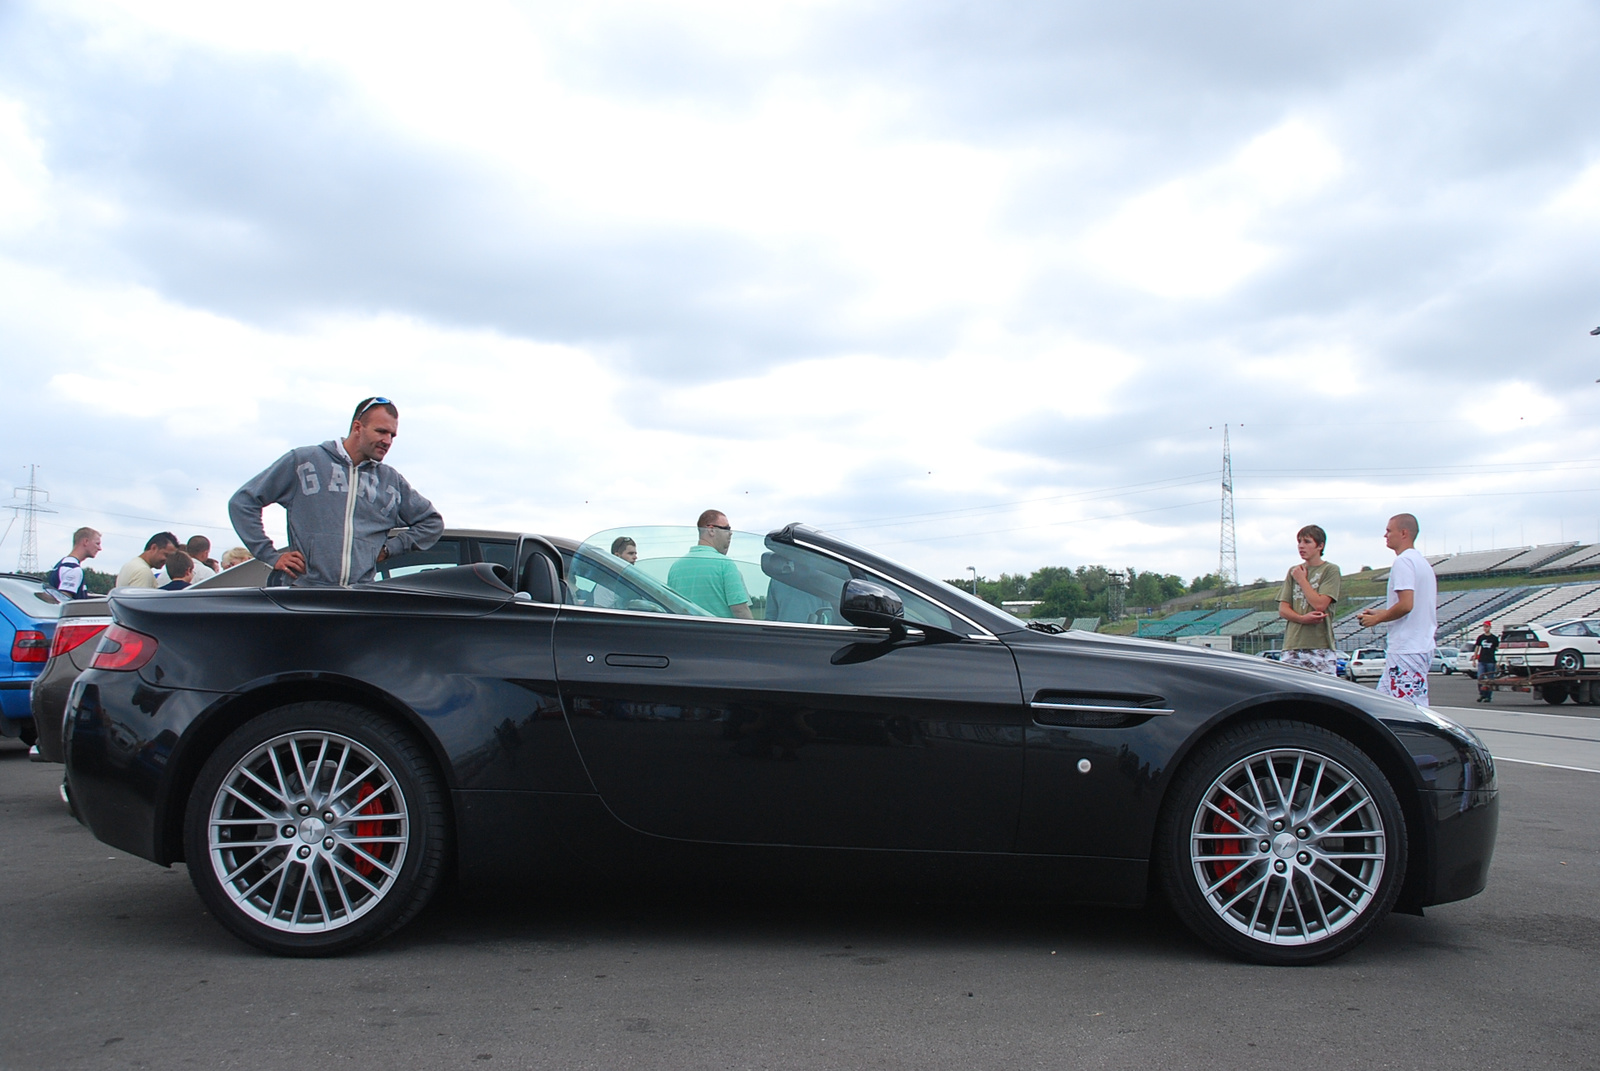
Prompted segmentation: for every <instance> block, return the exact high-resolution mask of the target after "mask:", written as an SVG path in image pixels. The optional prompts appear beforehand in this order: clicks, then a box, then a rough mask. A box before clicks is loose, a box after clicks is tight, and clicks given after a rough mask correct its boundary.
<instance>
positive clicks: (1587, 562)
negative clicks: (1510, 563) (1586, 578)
mask: <svg viewBox="0 0 1600 1071" xmlns="http://www.w3.org/2000/svg"><path fill="white" fill-rule="evenodd" d="M1584 566H1597V567H1600V543H1589V544H1587V545H1584V546H1579V547H1577V548H1576V549H1574V550H1570V551H1568V552H1567V553H1565V554H1563V555H1562V556H1561V557H1559V558H1556V559H1555V560H1554V561H1548V562H1545V563H1544V564H1543V565H1536V566H1534V567H1533V568H1531V569H1529V570H1528V571H1529V572H1530V573H1534V574H1543V573H1561V572H1567V571H1569V570H1572V569H1579V568H1583V567H1584Z"/></svg>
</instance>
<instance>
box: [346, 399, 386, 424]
mask: <svg viewBox="0 0 1600 1071" xmlns="http://www.w3.org/2000/svg"><path fill="white" fill-rule="evenodd" d="M393 404H394V403H393V402H391V401H390V400H389V399H387V398H380V397H378V396H377V395H376V394H374V395H373V396H372V397H370V398H368V399H366V400H364V401H363V402H362V403H361V404H360V405H358V406H356V412H355V415H354V416H352V417H351V418H350V423H352V424H354V423H355V422H356V421H358V420H360V419H361V418H362V417H363V416H366V414H367V410H368V409H371V408H372V407H373V406H375V405H393Z"/></svg>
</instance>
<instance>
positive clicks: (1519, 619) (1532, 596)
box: [1480, 584, 1600, 625]
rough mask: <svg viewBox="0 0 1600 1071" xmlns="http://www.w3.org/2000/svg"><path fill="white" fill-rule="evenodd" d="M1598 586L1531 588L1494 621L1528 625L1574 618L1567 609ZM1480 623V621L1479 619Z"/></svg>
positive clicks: (1501, 611) (1572, 585)
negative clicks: (1527, 594) (1525, 595)
mask: <svg viewBox="0 0 1600 1071" xmlns="http://www.w3.org/2000/svg"><path fill="white" fill-rule="evenodd" d="M1597 588H1600V585H1596V584H1560V585H1557V586H1555V587H1548V588H1532V589H1526V590H1528V591H1529V596H1528V597H1527V598H1524V599H1520V600H1518V601H1517V602H1515V603H1513V604H1511V605H1510V606H1507V607H1505V608H1504V609H1502V610H1500V611H1498V614H1499V616H1498V618H1497V619H1496V620H1497V621H1498V622H1499V623H1500V624H1505V625H1529V624H1532V623H1533V622H1535V621H1557V620H1560V619H1561V618H1566V617H1576V616H1579V615H1577V614H1574V613H1571V612H1569V611H1568V610H1567V607H1568V606H1569V605H1571V604H1572V603H1574V602H1577V601H1578V600H1580V599H1583V598H1584V597H1585V596H1588V595H1592V594H1593V593H1594V592H1595V590H1596V589H1597ZM1480 621H1481V619H1480Z"/></svg>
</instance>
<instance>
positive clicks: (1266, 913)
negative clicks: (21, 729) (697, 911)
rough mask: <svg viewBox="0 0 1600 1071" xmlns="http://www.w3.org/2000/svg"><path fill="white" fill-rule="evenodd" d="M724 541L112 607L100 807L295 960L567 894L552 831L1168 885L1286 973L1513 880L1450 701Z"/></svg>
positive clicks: (762, 541) (93, 790)
mask: <svg viewBox="0 0 1600 1071" xmlns="http://www.w3.org/2000/svg"><path fill="white" fill-rule="evenodd" d="M623 536H625V537H628V539H629V540H630V541H631V542H632V543H633V545H634V547H636V549H637V551H638V555H639V557H638V560H637V562H630V561H628V560H626V559H625V558H622V557H617V556H616V555H614V554H613V553H612V551H613V550H614V549H616V550H618V552H619V553H626V552H627V550H628V548H627V546H626V545H625V543H624V542H623V541H622V540H619V538H618V537H623ZM696 542H697V532H696V530H695V529H693V528H687V529H617V530H614V531H611V532H606V533H601V534H600V535H599V536H596V537H593V538H592V539H590V540H589V541H587V542H585V543H583V544H575V543H571V542H568V541H563V540H556V541H552V540H548V539H544V538H541V537H537V536H524V537H521V538H520V539H517V540H516V541H515V543H514V544H510V545H507V546H503V547H500V548H499V551H498V552H497V557H499V558H503V559H504V560H480V561H476V562H475V563H473V564H467V565H453V566H450V567H445V568H437V569H431V570H430V569H423V568H420V567H419V570H418V571H415V572H409V573H406V572H405V571H404V570H400V569H396V570H393V571H392V572H391V575H390V576H389V578H388V579H386V580H384V581H382V582H381V583H374V584H370V585H362V586H357V587H354V588H346V589H312V590H307V589H299V588H272V587H268V588H243V587H241V588H232V589H224V590H203V589H201V590H194V591H186V592H179V593H166V592H143V591H128V592H120V593H116V594H114V595H113V596H112V598H111V600H110V605H111V613H112V616H113V617H114V619H115V624H113V625H112V626H111V627H109V628H108V629H107V630H106V632H105V633H104V635H103V637H102V639H101V641H100V644H99V648H98V650H97V651H96V653H95V656H94V662H93V665H92V668H90V669H88V670H86V671H85V672H84V673H83V674H82V675H81V676H80V677H79V678H78V680H77V681H76V683H75V684H74V685H73V690H72V693H71V697H70V700H69V703H68V712H67V717H66V721H65V749H66V760H67V789H68V790H69V792H70V802H71V803H72V805H73V807H74V810H75V812H76V813H77V814H78V815H79V816H80V818H81V820H82V821H83V822H85V824H87V825H88V826H89V828H90V829H91V830H93V832H94V833H95V835H96V836H98V837H99V838H100V839H102V840H104V841H105V842H107V843H108V844H112V845H115V846H116V847H119V848H122V849H124V850H126V851H129V852H132V853H134V854H137V855H140V856H143V857H144V858H147V859H150V860H153V861H155V862H157V863H161V864H164V865H165V864H170V863H173V862H177V861H180V860H182V861H185V862H187V864H188V868H189V873H190V875H191V877H192V878H193V881H194V884H195V886H196V888H197V889H198V890H199V892H200V895H201V896H202V897H203V899H204V900H205V902H206V904H207V905H208V906H209V907H210V909H211V910H212V912H213V913H214V914H215V915H216V917H217V918H218V919H219V920H220V921H221V922H222V923H223V924H224V925H225V926H227V927H228V928H229V929H230V930H232V931H233V932H234V933H236V934H237V935H239V936H240V937H242V938H244V939H245V940H247V941H250V942H252V943H254V944H256V945H258V946H260V947H262V948H265V949H268V950H270V951H273V952H278V953H283V954H290V955H318V954H328V953H334V952H338V951H342V950H345V949H349V948H352V947H354V946H356V945H359V944H361V943H363V942H367V941H371V940H373V939H375V938H378V937H381V936H383V935H385V934H388V933H390V932H392V931H394V930H395V929H397V928H398V927H400V926H401V925H403V924H404V923H405V922H406V921H407V920H409V919H410V918H412V917H413V916H414V915H415V914H416V913H417V912H418V911H419V910H421V908H422V907H423V905H424V904H426V902H427V901H428V899H429V897H430V896H431V895H432V894H433V893H434V891H435V889H436V888H437V886H438V885H439V884H440V882H441V881H442V880H443V879H444V877H445V875H446V873H447V872H448V871H449V869H450V867H451V866H455V867H458V868H459V870H460V871H461V872H462V873H463V874H464V875H483V874H500V875H504V874H511V873H516V872H518V871H519V870H520V871H521V872H522V873H523V874H524V875H526V874H528V873H530V872H531V873H532V874H534V875H536V877H535V878H534V880H538V878H537V875H539V874H540V873H541V870H542V869H543V867H542V861H543V860H546V859H547V858H553V857H554V854H555V853H564V855H565V856H567V857H572V858H576V859H578V860H579V861H587V862H589V863H593V864H594V865H596V866H615V865H618V864H619V863H622V862H624V861H629V860H643V861H646V863H649V864H653V863H666V862H668V861H676V862H677V863H679V864H683V863H685V862H687V865H688V867H689V868H690V869H693V870H696V871H697V872H700V873H713V874H714V873H716V872H718V870H719V868H720V869H721V870H722V871H723V872H726V873H730V874H731V873H738V874H739V875H741V877H743V878H745V879H746V880H748V878H749V876H750V875H751V874H762V873H767V872H772V873H775V874H781V873H784V872H788V873H800V874H816V873H819V872H825V871H828V870H830V869H834V868H837V869H846V870H850V871H852V872H866V871H873V870H875V869H876V870H880V871H884V872H887V873H890V874H909V875H940V876H944V875H950V874H960V873H963V872H973V873H977V872H981V873H982V874H984V875H985V876H986V877H987V878H990V879H993V878H994V877H995V876H996V875H1000V876H1001V878H1002V880H1009V878H1006V877H1005V876H1006V875H1016V877H1017V880H1018V881H1019V882H1020V881H1022V880H1023V879H1024V878H1027V879H1029V880H1043V881H1045V882H1047V883H1048V887H1049V888H1050V889H1051V890H1052V892H1053V894H1054V895H1055V896H1057V897H1058V898H1059V899H1060V900H1062V901H1078V902H1097V903H1111V904H1128V905H1136V904H1139V903H1141V902H1142V901H1143V900H1144V898H1145V897H1146V895H1147V893H1148V891H1149V890H1150V889H1151V888H1152V886H1156V887H1159V888H1160V889H1161V890H1162V891H1163V892H1164V893H1165V895H1166V896H1167V898H1168V899H1169V900H1170V902H1171V904H1172V905H1173V907H1174V909H1175V910H1176V911H1177V913H1178V914H1179V915H1180V916H1181V917H1182V918H1183V919H1184V920H1185V921H1186V922H1187V924H1188V925H1189V926H1190V927H1191V928H1192V929H1193V930H1194V931H1195V932H1196V933H1197V934H1199V935H1200V936H1201V937H1202V938H1204V939H1205V940H1207V941H1209V942H1210V943H1212V944H1213V945H1215V946H1218V947H1220V948H1222V949H1224V950H1227V951H1229V952H1232V953H1234V954H1235V955H1239V956H1242V957H1244V958H1247V959H1251V960H1255V961H1259V962H1263V963H1281V964H1295V963H1312V962H1317V961H1321V960H1325V959H1328V958H1329V957H1332V956H1336V955H1338V954H1340V953H1342V952H1345V951H1347V950H1348V949H1350V948H1352V947H1353V946H1354V945H1355V944H1357V943H1358V942H1359V941H1361V940H1362V939H1363V938H1365V937H1366V936H1367V935H1368V934H1369V933H1370V932H1371V931H1372V929H1373V927H1374V926H1376V925H1377V923H1378V922H1379V921H1380V920H1381V919H1382V918H1383V917H1384V916H1385V915H1386V914H1387V913H1388V912H1389V911H1390V910H1401V911H1409V912H1414V913H1420V912H1421V910H1422V908H1423V907H1424V906H1426V905H1430V904H1439V903H1445V902H1448V901H1451V900H1459V899H1462V898H1464V897H1468V896H1472V895H1473V894H1475V893H1477V892H1479V891H1480V890H1482V888H1483V887H1484V882H1485V880H1486V876H1487V873H1488V868H1489V860H1490V857H1491V855H1492V852H1493V848H1494V838H1495V828H1496V822H1497V817H1498V813H1499V802H1498V790H1497V786H1496V781H1495V771H1494V763H1493V760H1492V759H1491V757H1490V755H1489V753H1488V751H1487V750H1486V749H1485V748H1484V747H1483V745H1482V744H1481V743H1480V742H1479V741H1478V740H1477V738H1476V737H1474V736H1473V735H1472V734H1471V733H1470V732H1468V731H1467V730H1466V729H1463V728H1462V727H1461V726H1459V725H1457V724H1455V723H1454V722H1452V721H1450V720H1448V719H1446V718H1443V717H1439V716H1436V715H1434V714H1432V713H1429V712H1428V711H1425V710H1419V709H1417V708H1415V707H1413V706H1411V705H1409V704H1405V703H1399V702H1396V701H1393V700H1390V699H1387V698H1384V697H1380V696H1378V695H1375V694H1374V693H1373V692H1371V691H1369V690H1366V689H1363V688H1359V687H1356V686H1354V685H1350V684H1346V683H1343V682H1340V681H1337V680H1334V679H1331V678H1326V677H1321V676H1318V675H1315V674H1312V673H1308V672H1305V671H1302V670H1298V669H1293V668H1287V667H1283V666H1279V665H1276V664H1272V663H1269V662H1266V661H1265V660H1262V659H1255V658H1245V657H1241V656H1237V655H1232V654H1226V653H1220V652H1214V651H1208V650H1204V649H1200V648H1190V647H1180V646H1176V645H1170V644H1163V643H1159V642H1148V641H1139V640H1131V639H1121V638H1114V637H1107V636H1099V635H1093V634H1088V633H1081V632H1066V633H1059V634H1055V633H1051V632H1045V631H1038V630H1035V629H1032V628H1029V627H1027V626H1026V625H1025V624H1024V622H1021V621H1018V620H1017V619H1015V618H1012V617H1010V616H1009V615H1007V614H1005V613H1003V612H1001V611H999V610H997V609H996V608H994V607H992V606H990V605H988V604H986V603H983V602H980V601H978V600H976V599H974V598H972V597H971V596H969V595H966V594H963V593H962V592H960V591H958V590H956V589H954V588H952V587H950V586H949V585H946V584H942V583H940V582H938V581H934V580H929V579H927V578H925V577H922V576H919V575H917V574H916V573H914V572H912V571H910V570H908V569H906V568H904V567H902V566H899V565H896V564H894V563H892V562H889V561H887V560H885V559H883V558H881V557H879V556H877V555H875V554H872V553H871V552H869V551H866V550H863V549H861V548H859V547H855V546H851V545H850V544H848V543H845V542H842V541H840V540H838V539H836V538H833V537H831V536H829V535H827V534H825V533H823V532H820V531H817V530H815V529H812V528H808V527H806V526H804V525H799V524H795V525H790V526H789V527H787V528H783V529H781V530H779V531H775V532H772V533H771V534H769V535H767V536H765V537H762V536H756V535H746V534H743V533H734V534H733V536H732V538H731V545H729V546H727V547H726V548H725V549H722V550H721V552H720V553H719V549H721V548H714V547H699V548H697V549H695V550H694V551H691V550H690V548H691V547H692V546H694V545H695V544H696ZM484 557H485V558H488V557H490V556H489V555H487V554H485V555H484ZM458 560H462V559H460V558H459V557H456V558H451V557H450V556H445V557H444V558H443V559H442V560H441V561H440V562H438V563H435V564H441V565H448V564H449V562H451V561H458ZM745 613H748V614H749V615H750V619H749V620H745V619H742V615H743V614H745ZM736 614H737V615H741V616H732V615H736ZM785 868H787V871H786V869H785ZM501 880H504V878H503V877H502V878H501ZM773 880H781V879H779V878H774V879H773ZM913 880H918V881H920V880H921V879H920V878H915V877H914V878H913Z"/></svg>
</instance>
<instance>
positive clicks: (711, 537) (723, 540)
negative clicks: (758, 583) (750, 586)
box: [667, 509, 755, 621]
mask: <svg viewBox="0 0 1600 1071" xmlns="http://www.w3.org/2000/svg"><path fill="white" fill-rule="evenodd" d="M696 527H697V528H699V530H700V542H699V543H696V544H695V545H694V546H692V547H690V548H689V556H688V557H686V558H679V559H678V560H677V561H675V562H673V563H672V568H671V569H669V570H667V586H668V587H670V588H672V590H673V591H676V592H677V593H678V594H679V595H682V596H683V597H684V598H686V599H688V600H689V601H690V602H692V603H694V604H695V605H696V606H699V607H700V608H701V609H703V610H705V611H706V612H707V613H709V614H712V615H713V616H715V617H742V618H744V619H745V620H747V621H748V620H751V619H753V618H754V617H755V615H754V614H752V613H751V612H750V592H749V591H747V590H746V589H745V586H744V577H742V576H740V575H739V567H738V566H737V565H735V564H734V563H733V562H731V561H729V560H728V557H727V554H728V547H729V546H730V545H731V544H732V543H733V528H732V526H730V525H729V524H728V517H727V514H725V513H723V512H721V511H720V510H714V509H708V510H706V511H705V512H704V513H702V514H700V519H699V521H697V522H696Z"/></svg>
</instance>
